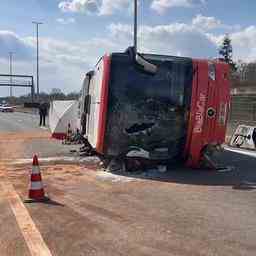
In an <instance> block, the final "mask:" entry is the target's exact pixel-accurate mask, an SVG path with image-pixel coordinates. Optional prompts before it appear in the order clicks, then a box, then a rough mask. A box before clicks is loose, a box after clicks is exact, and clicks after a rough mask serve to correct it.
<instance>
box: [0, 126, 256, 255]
mask: <svg viewBox="0 0 256 256" xmlns="http://www.w3.org/2000/svg"><path fill="white" fill-rule="evenodd" d="M48 135H49V134H48V133H47V132H45V131H42V132H39V133H35V134H25V133H24V134H11V135H10V136H9V137H8V140H7V139H4V138H5V135H3V134H2V135H0V138H1V139H0V154H1V155H0V158H1V159H2V160H4V161H1V162H0V209H1V213H2V214H1V215H0V234H1V235H0V255H3V256H5V255H8V256H9V255H58V256H62V255H64V256H66V255H67V256H69V255H72V256H73V255H111V256H112V255H160V256H161V255H163V256H165V255H166V256H167V255H225V256H226V255H255V253H256V245H255V238H256V218H255V214H256V205H255V201H256V193H255V192H254V190H248V191H247V190H246V191H245V190H239V189H234V187H233V185H235V183H236V182H238V181H239V179H237V178H240V177H241V175H240V176H239V175H238V173H235V174H230V173H229V174H217V173H209V172H198V173H195V171H191V170H190V171H188V170H176V169H173V170H171V171H170V172H168V173H167V174H161V176H156V175H150V173H148V174H140V175H134V174H124V173H123V174H111V173H107V172H104V171H102V170H100V169H99V167H98V165H97V164H95V163H94V162H93V163H90V162H87V163H86V164H85V163H83V164H81V163H80V164H79V163H72V164H63V163H61V162H59V163H51V162H47V163H42V165H41V172H42V176H43V182H44V185H45V191H46V192H47V194H48V196H49V197H50V198H51V201H49V202H47V203H34V204H23V200H24V199H26V198H27V193H28V186H29V172H30V170H31V165H30V164H20V165H16V164H10V162H8V164H7V162H6V160H7V159H10V160H15V159H16V158H22V157H26V158H27V157H29V155H32V151H33V150H34V149H38V148H39V149H40V145H45V144H47V143H48V145H51V143H54V142H53V141H52V140H50V139H49V138H48ZM37 144H39V145H37ZM31 145H33V146H31ZM31 147H32V149H31ZM28 148H29V150H28ZM44 154H46V152H45V150H44V149H41V151H40V152H39V155H44ZM52 156H53V155H52ZM232 156H234V155H232V154H231V155H228V156H227V158H230V159H231V157H232ZM249 160H250V161H252V162H251V165H249V167H248V170H245V172H246V171H247V172H249V171H250V172H251V170H252V168H251V167H252V166H253V165H254V166H255V160H254V159H251V158H250V159H249V158H246V157H242V158H240V161H239V163H238V164H237V168H241V167H242V166H245V163H247V164H248V161H249ZM39 161H40V159H39ZM237 161H238V159H237V158H236V157H234V161H233V163H237ZM196 175H197V176H196ZM35 250H37V253H35Z"/></svg>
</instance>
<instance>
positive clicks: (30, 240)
mask: <svg viewBox="0 0 256 256" xmlns="http://www.w3.org/2000/svg"><path fill="white" fill-rule="evenodd" d="M0 184H1V186H2V188H3V191H4V194H5V195H6V197H7V199H8V201H9V204H10V206H11V209H12V212H13V214H14V216H15V218H16V221H17V223H18V226H19V228H20V231H21V233H22V235H23V237H24V239H25V241H26V244H27V246H28V249H29V251H30V254H31V255H32V256H34V255H35V256H52V254H51V252H50V250H49V248H48V247H47V245H46V243H45V241H44V239H43V237H42V235H41V233H40V232H39V230H38V229H37V227H36V225H35V223H34V221H33V220H32V217H31V216H30V214H29V212H28V210H27V208H26V207H25V205H24V204H23V202H22V200H21V199H20V197H19V195H18V193H17V192H16V190H15V189H14V187H13V185H12V184H11V183H10V182H9V181H7V180H5V181H3V182H1V183H0Z"/></svg>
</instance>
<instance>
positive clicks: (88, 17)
mask: <svg viewBox="0 0 256 256" xmlns="http://www.w3.org/2000/svg"><path fill="white" fill-rule="evenodd" d="M132 2H133V1H132V0H26V1H21V0H9V1H5V0H2V1H1V8H0V73H7V72H8V52H9V51H13V52H14V60H15V62H14V72H15V73H19V74H34V75H35V40H34V32H35V29H34V26H33V25H32V23H31V22H32V21H33V20H38V21H42V22H43V23H44V24H43V25H41V26H40V55H41V63H40V64H41V68H40V71H41V72H40V73H41V90H42V91H47V92H49V91H50V90H51V88H54V87H59V88H61V89H62V90H63V91H65V92H70V91H78V90H79V89H80V87H81V83H82V79H83V76H84V74H85V73H86V72H87V71H88V70H89V69H90V68H91V67H93V65H94V64H95V63H96V61H97V59H98V58H99V57H100V56H101V55H102V54H104V53H105V52H111V51H122V50H124V49H125V48H126V47H127V46H129V45H130V44H131V43H132V22H133V16H132ZM255 10H256V1H253V0H244V1H241V0H232V1H231V0H225V1H218V0H215V1H213V0H141V1H139V25H140V28H139V38H138V40H139V50H140V51H143V52H153V53H161V54H169V55H181V56H191V57H201V58H202V57H203V58H212V57H216V56H218V54H217V48H218V45H219V44H220V42H221V40H222V38H223V36H224V35H225V34H226V33H228V34H229V35H230V37H231V39H232V42H233V48H234V58H235V59H236V60H237V59H242V60H244V61H254V60H255V59H256V46H255V41H256V24H255ZM26 92H27V91H26V90H24V89H19V90H18V89H15V94H16V95H19V94H25V93H26ZM7 94H8V89H7V88H6V89H5V88H0V96H5V95H7Z"/></svg>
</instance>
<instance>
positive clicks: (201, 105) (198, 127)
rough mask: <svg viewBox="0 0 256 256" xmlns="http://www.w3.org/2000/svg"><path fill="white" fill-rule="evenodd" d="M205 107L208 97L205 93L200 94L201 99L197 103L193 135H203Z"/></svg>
mask: <svg viewBox="0 0 256 256" xmlns="http://www.w3.org/2000/svg"><path fill="white" fill-rule="evenodd" d="M205 105H206V95H205V94H203V93H200V95H199V99H198V101H197V102H196V116H195V126H194V129H193V133H201V132H202V130H203V124H204V114H205Z"/></svg>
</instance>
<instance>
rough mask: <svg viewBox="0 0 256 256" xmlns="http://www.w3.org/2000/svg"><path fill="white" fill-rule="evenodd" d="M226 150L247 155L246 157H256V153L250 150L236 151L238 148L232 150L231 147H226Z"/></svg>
mask: <svg viewBox="0 0 256 256" xmlns="http://www.w3.org/2000/svg"><path fill="white" fill-rule="evenodd" d="M224 149H225V150H227V151H231V152H235V153H238V154H242V155H246V156H251V157H256V151H255V152H253V151H250V150H244V149H236V148H231V147H224Z"/></svg>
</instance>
